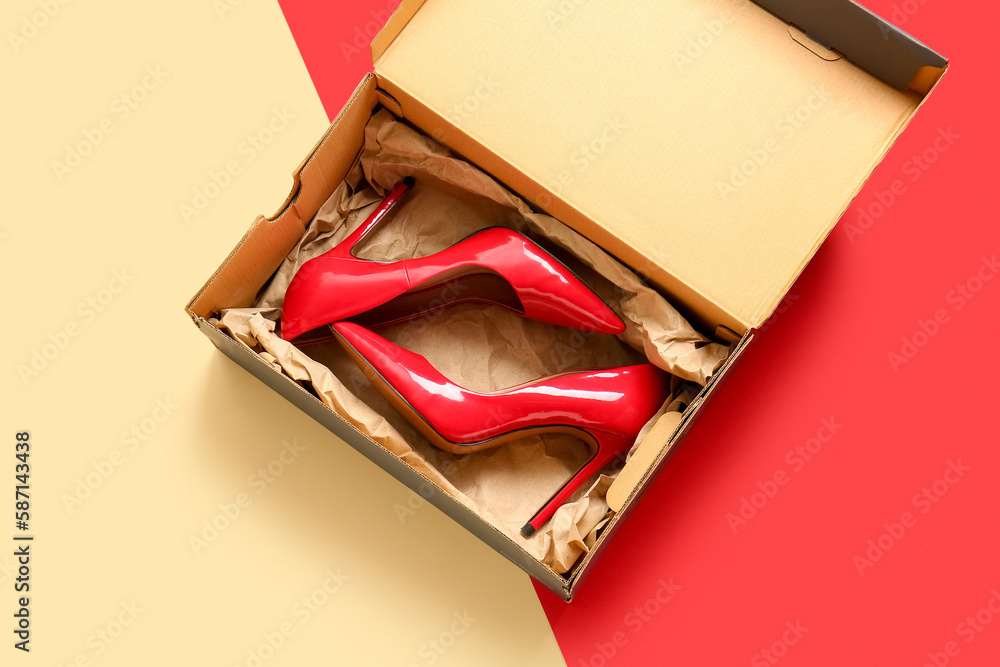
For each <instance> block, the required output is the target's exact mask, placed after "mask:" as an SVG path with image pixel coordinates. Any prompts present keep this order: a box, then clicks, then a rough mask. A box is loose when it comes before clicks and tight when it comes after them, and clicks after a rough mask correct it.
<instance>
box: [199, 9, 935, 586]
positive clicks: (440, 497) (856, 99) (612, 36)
mask: <svg viewBox="0 0 1000 667" xmlns="http://www.w3.org/2000/svg"><path fill="white" fill-rule="evenodd" d="M372 55H373V62H374V70H373V72H372V73H371V74H369V75H367V76H366V77H365V78H364V79H363V80H362V81H361V83H360V84H359V86H358V88H357V89H356V90H355V92H354V94H353V95H352V96H351V98H350V99H349V100H348V101H347V103H346V104H345V106H344V108H343V110H342V111H341V113H340V114H339V115H338V117H337V118H336V119H335V120H334V122H333V123H332V124H331V126H330V128H329V129H328V130H327V132H326V133H325V134H324V136H323V137H321V138H320V140H319V142H318V143H317V145H316V147H315V148H314V150H313V151H312V152H311V153H310V154H309V155H308V156H306V158H305V160H304V161H303V162H302V164H301V165H299V167H298V168H297V169H296V170H295V172H294V186H293V188H292V191H291V193H290V194H289V196H288V198H287V199H286V201H285V202H284V204H282V206H281V207H280V208H279V209H278V212H277V213H276V214H275V215H274V216H272V217H270V218H265V217H263V216H260V217H258V218H257V220H256V221H255V222H254V224H253V225H252V226H251V228H250V230H249V231H248V232H247V234H246V235H245V236H244V238H243V239H242V240H241V241H240V243H239V244H238V245H237V247H236V248H235V249H234V250H233V252H232V253H231V254H230V256H229V257H228V258H227V259H226V260H225V261H224V262H223V264H222V265H221V267H220V268H219V270H218V271H216V273H215V274H214V275H213V276H212V277H211V278H210V279H209V280H208V282H207V283H206V284H205V286H204V287H203V288H202V289H201V290H200V291H199V292H198V294H197V295H195V297H194V298H193V299H192V300H191V302H190V303H189V304H188V306H187V311H188V313H189V315H190V316H191V318H192V319H193V320H194V322H195V324H196V325H197V326H198V328H199V329H200V330H201V331H202V332H203V333H204V334H205V335H207V336H208V337H209V338H210V339H211V340H212V341H213V343H215V345H216V346H218V347H219V348H220V349H221V350H222V351H223V352H224V353H225V354H227V355H228V356H229V357H231V358H232V359H234V360H235V361H236V362H237V363H239V364H240V365H241V366H243V367H244V368H246V369H247V370H249V371H250V372H251V373H253V374H254V375H255V376H257V377H258V378H260V379H261V380H262V381H263V382H265V383H266V384H267V385H269V386H271V387H272V388H274V389H275V390H276V391H277V392H278V393H280V394H281V395H283V396H284V397H285V398H287V399H288V400H290V401H291V402H293V403H294V404H296V405H298V406H299V407H300V408H301V409H302V410H304V411H305V412H306V413H308V414H309V415H311V416H312V417H313V418H314V419H316V420H317V421H319V422H320V423H322V424H323V425H324V426H326V427H327V428H328V429H329V430H330V431H332V432H333V433H335V434H336V435H338V436H340V437H341V438H343V439H344V440H345V441H346V442H348V443H349V444H350V445H352V446H353V447H355V448H356V449H358V451H360V452H361V453H363V454H364V455H365V456H367V457H368V458H370V459H371V460H372V461H374V462H375V463H376V464H377V465H379V466H380V467H382V468H383V469H385V470H386V471H388V472H389V473H390V474H392V475H393V476H394V477H396V478H397V479H399V480H400V481H402V482H403V483H404V484H406V485H407V486H409V487H410V488H411V489H414V490H417V489H418V488H420V487H421V485H422V484H423V483H424V482H425V479H424V478H423V477H422V476H421V475H419V474H418V473H416V472H415V471H414V470H413V469H412V468H410V467H409V466H408V465H406V464H405V463H403V462H402V461H401V460H399V459H398V458H396V457H395V456H393V455H392V454H391V453H389V452H388V451H387V450H385V449H383V448H382V447H381V446H379V445H377V444H376V443H375V442H374V441H372V440H370V439H368V438H366V437H364V436H362V435H361V434H360V433H359V432H358V431H356V430H355V429H353V428H352V427H351V426H349V425H348V424H347V423H346V422H345V421H344V420H342V419H341V418H340V417H339V416H337V415H336V414H335V413H334V412H333V411H331V410H330V409H328V408H327V407H326V406H325V405H323V404H322V403H321V402H320V401H319V400H317V399H316V398H315V397H314V396H313V395H312V394H310V393H309V392H307V391H306V390H304V389H303V388H302V387H300V386H299V385H298V384H296V383H295V382H293V381H292V380H291V379H289V378H288V377H286V376H284V375H282V374H280V373H278V372H276V371H275V370H274V369H273V368H272V367H271V366H270V365H269V364H267V363H265V362H264V360H262V359H261V358H260V357H258V356H257V355H255V354H254V353H253V352H251V351H249V350H248V349H246V348H245V347H243V346H242V345H240V344H238V343H237V342H236V341H234V340H233V339H232V338H230V337H229V336H228V335H226V334H225V333H223V332H222V331H220V330H219V329H218V328H216V327H215V326H213V325H212V324H211V323H210V322H209V321H208V320H209V318H210V317H211V316H213V315H214V314H217V313H218V312H219V311H220V310H221V309H223V308H230V307H246V306H249V305H251V304H252V303H253V301H254V298H255V296H256V295H257V293H258V291H259V290H260V289H261V287H262V286H263V285H264V284H265V283H266V282H267V281H268V280H269V278H270V277H271V275H272V274H273V273H274V271H275V270H276V269H277V267H278V266H279V264H280V263H281V262H282V260H283V259H284V257H285V256H286V254H287V253H288V251H289V250H290V249H291V248H292V246H293V245H294V244H295V243H296V242H297V241H298V239H299V238H300V236H301V235H302V233H303V231H304V229H305V225H306V224H307V223H308V222H309V221H310V219H311V218H312V217H313V215H314V214H315V213H316V211H317V210H318V209H319V207H320V206H321V205H322V203H323V202H324V201H325V200H326V198H327V197H328V195H329V194H330V193H331V192H332V191H333V189H334V187H335V186H336V185H337V184H338V183H340V181H341V180H342V179H343V177H344V175H345V174H346V172H347V170H348V169H349V167H350V166H351V165H352V163H353V162H354V160H355V158H356V156H357V154H358V152H359V151H360V149H361V146H362V143H363V130H364V127H365V124H366V122H367V121H368V119H369V118H370V116H371V114H372V112H373V110H374V109H376V108H377V107H379V106H382V107H385V108H388V109H389V110H390V111H392V112H393V113H394V114H395V115H396V116H399V117H400V118H403V119H405V120H406V121H407V122H408V123H410V124H411V125H413V126H415V127H416V128H418V129H420V130H422V131H423V132H424V133H426V134H428V135H430V136H431V137H434V138H435V139H437V140H439V141H440V142H442V143H444V144H445V145H447V146H448V147H449V148H451V149H452V150H454V151H455V152H457V153H459V154H461V155H462V156H464V157H465V158H466V159H468V160H469V161H470V162H473V163H474V164H476V165H478V166H479V167H480V168H482V169H483V170H485V171H487V172H488V173H490V174H491V175H493V176H494V177H495V178H496V179H497V180H499V181H500V182H502V183H503V184H505V185H506V186H508V187H509V188H510V189H511V190H513V191H515V192H517V193H518V194H520V195H521V196H522V197H524V198H525V199H527V200H528V201H530V202H532V203H533V204H535V205H536V206H538V207H539V208H541V209H543V210H544V211H546V212H547V213H549V214H551V215H553V216H554V217H556V218H558V219H559V220H561V221H563V222H564V223H566V224H567V225H569V226H570V227H572V228H573V229H575V230H576V231H578V232H580V233H581V234H583V235H584V236H586V237H588V238H589V239H591V240H592V241H594V242H596V243H597V244H598V245H600V246H601V247H602V248H604V249H605V250H606V251H607V252H609V253H610V254H611V255H613V256H615V257H617V258H618V259H620V260H621V261H622V262H624V263H625V264H627V265H629V266H631V267H632V268H633V269H634V270H635V271H637V272H638V273H640V274H641V275H644V276H646V277H647V278H648V279H649V280H650V281H651V282H652V283H653V284H655V285H656V286H657V287H658V288H659V289H660V290H661V291H662V292H663V294H665V295H666V296H667V297H668V299H669V300H670V301H671V303H672V304H674V305H675V306H676V307H677V308H678V309H679V310H681V312H683V313H684V314H685V315H686V316H687V317H688V318H689V319H690V320H691V321H692V322H693V323H695V324H696V326H698V327H699V328H700V329H701V330H702V331H703V332H705V333H706V334H708V335H710V336H713V337H714V338H715V339H716V340H717V341H720V342H725V343H731V344H732V353H731V354H730V356H729V358H728V360H727V361H726V363H725V364H724V365H723V366H722V367H721V368H720V370H719V371H718V372H717V373H716V374H715V375H714V376H713V377H712V379H711V380H710V382H709V383H708V384H707V386H706V387H705V388H704V389H703V390H702V391H701V392H700V394H699V395H698V396H697V398H696V399H695V400H694V401H693V402H692V403H691V404H690V405H689V407H688V409H687V410H686V411H685V413H684V417H683V420H682V421H681V424H680V427H679V428H678V429H677V430H676V432H674V433H673V435H672V437H670V439H669V443H665V446H664V447H663V448H662V451H661V453H660V454H659V455H658V456H657V457H656V460H655V462H654V464H653V466H652V468H651V469H650V470H649V471H648V472H647V473H646V474H645V475H644V476H643V478H642V482H641V483H640V485H639V486H638V488H637V489H636V490H635V492H634V493H633V494H632V495H631V497H630V498H629V499H628V500H627V501H626V503H625V506H624V507H623V508H622V511H621V512H619V513H618V514H617V515H615V516H614V517H613V518H612V519H611V520H610V522H609V523H608V525H607V526H606V527H605V529H604V530H603V532H602V534H601V536H600V538H599V539H598V541H597V543H596V544H595V546H594V548H593V549H592V550H591V551H590V553H588V554H587V555H586V556H585V557H584V558H583V559H582V561H581V562H580V563H579V564H578V565H577V566H576V567H575V568H574V569H573V570H572V571H571V572H570V574H569V575H568V576H563V575H559V574H557V573H555V572H554V571H552V570H551V569H549V568H547V567H545V566H543V565H542V564H541V563H539V562H538V561H537V560H535V559H534V557H532V556H531V555H530V554H528V553H527V552H525V551H524V550H523V549H522V548H521V547H520V546H518V545H517V544H516V543H515V542H513V541H512V540H510V539H509V538H507V537H506V536H505V535H503V534H501V533H499V532H498V531H496V530H495V529H494V528H493V527H492V526H490V525H489V524H487V523H486V522H485V521H483V520H482V519H480V518H479V517H478V516H477V515H476V514H474V513H473V512H472V511H471V510H469V509H468V508H466V507H465V506H464V505H462V504H461V503H459V502H457V501H456V500H455V499H453V498H452V497H451V496H449V495H447V494H445V493H443V492H439V493H432V494H431V495H430V497H428V500H430V501H431V502H432V503H434V504H435V505H436V506H437V507H439V508H440V509H441V510H442V511H444V512H445V513H446V514H448V515H449V516H451V517H452V518H454V519H455V520H456V521H458V522H459V523H460V524H462V525H463V526H465V527H466V528H467V529H469V530H470V531H471V532H473V533H474V534H476V535H477V536H478V537H479V538H480V539H482V540H483V541H485V542H486V543H488V544H489V545H490V546H492V547H493V548H494V549H495V550H496V551H498V552H500V553H501V554H503V555H504V556H506V557H507V558H508V559H510V560H511V561H512V562H514V563H515V564H517V565H518V566H520V567H521V568H523V569H524V570H525V571H527V572H528V573H529V574H531V575H532V576H533V577H535V578H536V579H537V580H538V581H540V582H541V583H543V584H544V585H546V586H547V587H548V588H550V589H551V590H553V591H554V592H556V593H557V594H558V595H560V596H562V597H563V598H564V599H566V600H569V599H570V598H572V596H573V594H574V593H575V592H576V590H577V587H578V586H579V584H580V582H581V581H582V580H583V578H584V576H585V575H586V573H587V572H588V571H589V570H590V567H591V566H592V564H593V562H594V561H595V560H596V558H597V557H598V556H599V555H600V553H601V552H602V550H603V548H604V547H605V546H606V545H607V544H608V542H609V541H610V540H611V539H613V536H614V534H615V532H616V531H617V529H618V528H619V527H620V525H621V522H622V520H623V519H624V518H625V517H626V516H627V515H628V514H629V513H630V511H631V509H632V508H633V507H634V506H635V503H636V502H638V500H639V498H640V497H641V496H642V494H643V492H644V490H645V489H646V488H647V487H648V485H649V483H650V482H651V481H652V479H654V478H655V476H656V474H657V472H658V471H659V470H660V469H661V468H662V466H663V464H664V463H665V462H666V460H667V458H669V455H670V453H671V452H672V451H673V449H674V448H675V447H676V444H677V443H679V442H680V441H681V440H682V439H683V437H684V435H685V433H686V432H687V431H688V429H690V428H691V425H692V424H693V422H694V420H695V419H696V417H697V416H698V415H699V414H700V412H701V410H702V409H704V407H705V404H706V402H707V400H708V399H709V397H710V396H711V394H712V392H713V391H714V390H715V388H716V387H717V386H718V385H719V383H720V382H721V381H722V380H723V378H724V377H725V376H726V374H727V372H728V371H729V370H730V368H731V367H732V365H733V363H734V362H735V361H736V360H737V359H738V358H739V357H740V355H741V354H743V353H744V352H745V350H746V349H747V346H748V345H749V344H750V343H751V341H752V339H753V330H754V329H755V328H757V327H759V326H760V325H761V324H763V323H764V322H765V321H766V319H767V318H768V316H769V315H770V314H771V312H772V311H773V310H774V309H775V307H776V306H777V305H778V304H779V302H780V301H781V299H782V298H783V297H784V295H785V293H786V292H787V290H788V289H789V287H790V286H791V284H792V283H793V282H794V280H795V279H796V278H797V276H798V275H799V273H800V272H801V271H802V269H803V268H804V267H805V265H806V264H807V263H808V261H809V260H810V259H811V257H812V255H813V254H814V253H815V251H816V250H817V248H818V247H819V245H820V244H821V243H822V242H823V240H824V239H825V238H826V236H827V234H829V232H830V231H831V229H832V228H833V226H834V224H835V223H836V221H837V220H838V219H839V218H840V216H841V215H842V214H843V212H844V211H845V209H846V208H847V206H848V205H849V204H850V202H851V200H852V199H853V197H854V196H855V195H856V194H857V192H858V191H859V190H860V188H861V186H862V184H863V183H864V181H865V180H866V179H867V178H868V176H869V175H870V174H871V172H872V170H873V169H874V168H875V166H876V165H877V164H878V162H879V161H880V160H881V158H882V156H883V155H884V154H885V152H886V151H887V150H888V148H889V147H890V146H891V145H892V143H893V142H894V140H895V139H896V137H897V136H898V135H899V133H900V132H901V131H902V130H903V128H904V127H905V126H906V125H907V123H908V122H909V121H910V119H911V118H912V116H913V114H914V113H915V112H916V111H917V109H918V108H919V107H920V105H921V104H922V103H923V101H924V100H925V99H926V96H927V95H928V94H929V92H930V91H931V89H932V88H933V86H934V85H935V84H936V83H937V81H938V80H939V79H940V77H941V76H942V75H943V73H944V71H945V69H946V67H947V61H946V60H945V59H944V58H942V57H941V56H939V55H938V54H936V53H934V52H933V51H931V50H930V49H928V48H927V47H925V46H923V45H922V44H920V43H919V42H917V41H915V40H913V39H912V38H911V37H909V36H907V35H905V34H904V33H902V32H900V31H899V30H897V29H896V28H894V27H893V26H891V25H890V24H888V23H886V22H885V21H883V20H882V19H879V18H878V17H876V16H874V15H872V14H871V13H869V12H867V11H866V10H864V9H863V8H861V7H858V6H857V5H855V4H853V3H852V2H849V1H847V0H825V1H824V2H813V3H796V2H794V1H792V0H761V1H760V2H759V3H758V4H753V3H749V2H734V1H730V0H663V1H661V2H656V3H653V2H649V3H643V4H642V6H633V5H628V6H622V5H616V6H615V7H614V9H610V8H609V7H607V6H605V5H602V4H600V3H581V2H565V1H563V2H552V3H537V2H535V1H531V0H506V1H504V2H500V1H498V0H490V1H489V2H479V3H467V2H462V1H461V0H406V1H404V2H403V3H402V4H401V5H400V6H399V7H398V8H397V10H396V12H395V14H394V15H393V17H392V18H391V19H390V21H389V23H388V24H387V25H386V27H385V28H384V29H383V31H382V32H381V33H380V34H379V35H378V36H377V37H376V38H375V40H374V41H373V43H372ZM487 102H489V103H487ZM668 437H669V434H668ZM425 493H426V490H425Z"/></svg>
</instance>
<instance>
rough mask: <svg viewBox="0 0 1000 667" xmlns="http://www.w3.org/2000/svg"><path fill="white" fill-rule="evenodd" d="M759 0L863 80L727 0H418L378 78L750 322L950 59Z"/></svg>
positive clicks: (793, 273) (383, 53)
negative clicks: (814, 37)
mask: <svg viewBox="0 0 1000 667" xmlns="http://www.w3.org/2000/svg"><path fill="white" fill-rule="evenodd" d="M761 1H762V4H766V5H770V6H771V9H772V10H773V11H776V12H785V13H787V12H791V13H792V14H794V17H793V18H794V19H795V20H796V21H797V22H798V23H799V24H800V25H803V27H805V29H806V31H808V32H810V33H812V34H817V35H821V37H819V39H821V40H823V42H824V43H825V44H833V45H835V46H836V47H837V48H838V49H839V50H840V51H843V52H844V53H845V54H847V55H848V56H850V57H851V58H853V59H854V60H855V61H856V62H857V63H860V65H863V66H865V67H867V68H868V69H869V70H871V71H873V72H874V74H872V73H870V72H869V71H866V70H865V69H862V66H859V64H855V62H852V61H851V60H848V58H847V57H841V54H840V53H839V52H837V51H831V50H827V49H826V48H824V47H823V46H822V45H820V44H817V43H816V42H814V41H812V40H811V39H809V38H808V37H806V35H805V33H804V32H803V31H802V30H799V29H797V28H796V27H795V26H794V25H790V24H789V23H788V22H787V21H786V20H784V19H782V18H779V17H778V16H776V15H775V14H772V13H770V12H769V11H767V10H765V9H764V8H762V7H761V6H759V5H756V4H753V3H749V2H736V1H733V0H659V1H657V2H644V3H618V4H615V5H613V6H609V5H606V4H604V3H597V2H589V1H587V0H547V1H545V2H541V3H539V2H538V1H537V0H480V1H479V2H474V3H472V2H467V1H465V0H426V1H425V2H422V1H421V0H409V1H407V2H404V3H403V4H402V6H401V7H400V8H399V9H398V10H397V13H396V15H395V16H394V17H393V19H392V20H391V21H390V23H389V25H388V26H387V27H386V28H385V30H384V31H383V33H381V34H380V35H379V36H378V37H377V38H376V40H375V42H373V45H372V50H373V57H374V61H375V73H376V75H377V76H378V77H379V78H380V80H381V81H383V82H385V83H386V84H387V87H388V88H389V89H390V90H398V91H401V92H403V93H405V97H406V99H410V100H416V101H419V104H420V105H425V106H426V107H427V108H428V109H430V110H432V111H433V112H434V113H436V114H437V115H438V116H442V117H444V118H446V119H447V120H448V121H450V123H451V124H452V125H453V126H455V127H457V128H458V129H459V130H460V131H461V132H462V133H463V135H465V136H468V137H471V138H473V139H474V140H475V141H476V142H477V143H478V144H479V145H480V147H482V148H484V149H485V150H488V151H490V152H491V153H492V154H495V155H497V156H499V157H500V158H502V159H503V160H504V161H505V162H507V163H509V164H510V165H512V166H514V167H516V169H517V170H518V171H519V172H521V173H522V174H523V175H524V176H526V177H527V178H528V179H530V182H531V183H534V184H537V186H538V188H539V189H538V190H535V191H533V192H524V191H522V192H521V194H522V195H524V196H526V197H528V198H529V199H531V200H532V201H533V202H534V203H536V204H539V205H541V206H542V207H543V208H545V209H546V210H548V211H549V212H550V213H553V214H554V215H557V217H561V218H563V219H564V220H565V221H566V222H567V223H568V224H570V225H571V226H577V225H575V224H574V215H572V214H573V213H574V212H579V214H581V219H583V218H586V219H589V220H593V221H595V222H596V223H598V224H599V225H600V226H601V227H603V228H604V229H606V230H607V231H608V232H610V235H611V237H613V238H614V239H615V241H614V242H613V243H602V245H605V247H606V248H607V249H608V250H610V251H611V252H613V253H614V254H616V255H618V256H619V257H620V258H622V259H623V260H625V261H627V262H628V263H630V264H632V265H633V266H636V267H641V269H640V270H643V271H644V272H645V273H647V274H649V277H651V278H652V279H653V280H654V281H655V282H657V283H659V284H660V285H661V286H662V287H664V288H665V289H667V290H668V291H671V292H673V293H675V295H679V297H680V299H681V300H682V301H683V302H684V304H685V305H686V306H687V307H688V308H689V309H691V310H693V311H694V312H695V313H696V314H699V315H700V316H701V317H702V319H703V320H704V321H707V322H708V323H710V324H712V323H714V324H721V325H724V326H727V327H729V328H731V329H733V330H735V331H737V332H739V333H743V332H745V331H746V330H747V329H750V328H753V327H757V326H759V325H761V324H762V323H763V322H764V321H765V320H766V319H767V317H768V316H769V315H770V314H771V312H772V311H773V309H774V308H775V307H776V306H777V304H778V303H779V302H780V300H781V298H782V297H783V296H784V294H785V293H786V291H787V290H788V288H789V287H790V286H791V284H792V282H793V281H794V280H795V278H796V277H797V276H798V275H799V273H800V272H801V270H802V269H803V268H804V267H805V265H806V263H807V262H808V261H809V259H810V258H811V257H812V255H813V253H814V252H815V251H816V249H817V248H818V247H819V245H820V243H822V241H823V239H824V238H825V237H826V235H827V234H828V233H829V232H830V230H831V229H832V227H833V225H834V224H835V223H836V221H837V220H838V219H839V218H840V216H841V215H842V213H843V212H844V210H845V209H846V207H847V206H848V204H849V203H850V201H851V199H852V198H853V197H854V195H855V194H856V193H857V191H858V190H859V189H860V187H861V185H862V184H863V183H864V181H865V180H866V178H867V177H868V175H869V174H870V173H871V171H872V170H873V169H874V168H875V166H876V165H877V164H878V162H879V160H880V159H881V158H882V156H883V155H884V153H885V151H886V150H887V149H888V148H889V146H890V145H891V144H892V142H893V141H894V140H895V138H896V137H897V136H898V134H899V132H900V131H901V130H902V129H903V127H904V126H905V125H906V123H907V122H908V121H909V119H910V118H911V116H912V115H913V113H914V112H915V111H916V109H917V107H918V106H919V105H920V103H921V101H922V99H923V97H924V94H926V92H927V91H928V90H929V89H930V88H931V86H932V85H933V83H934V82H936V80H937V79H938V78H939V77H940V75H941V74H942V73H943V70H944V68H945V66H946V61H945V60H944V59H943V58H941V56H939V55H937V54H935V53H934V52H933V51H930V50H929V49H927V48H926V47H924V46H923V45H921V44H919V43H918V42H916V41H915V40H913V39H912V38H909V37H908V36H906V35H905V34H903V33H901V32H899V31H898V30H896V29H895V28H894V27H892V26H891V25H889V24H887V23H885V22H884V21H881V20H880V19H878V18H877V17H875V16H873V15H872V14H870V13H868V12H867V11H866V10H864V9H862V8H860V7H858V6H857V5H854V4H853V3H851V2H849V1H847V0H823V1H819V0H817V2H815V3H801V2H798V0H796V2H790V1H787V0H761ZM802 5H808V7H803V6H802ZM404 26H405V27H404ZM876 75H877V76H876ZM877 77H881V79H880V78H877ZM883 79H884V80H883ZM886 81H889V83H886ZM907 82H908V83H909V86H908V85H907ZM389 84H391V85H389ZM890 84H892V85H890ZM894 86H898V87H900V88H908V87H909V88H911V89H909V90H899V89H897V88H896V87H894ZM404 112H405V109H404ZM453 148H454V146H453ZM520 185H522V186H523V184H520ZM560 214H562V215H560ZM580 231H582V232H584V233H587V230H586V229H580ZM604 240H605V239H604V238H602V239H600V241H604ZM637 259H639V260H641V261H636V260H637ZM648 267H653V268H652V270H649V268H648Z"/></svg>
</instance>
